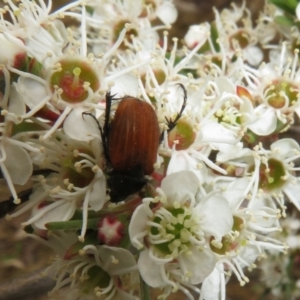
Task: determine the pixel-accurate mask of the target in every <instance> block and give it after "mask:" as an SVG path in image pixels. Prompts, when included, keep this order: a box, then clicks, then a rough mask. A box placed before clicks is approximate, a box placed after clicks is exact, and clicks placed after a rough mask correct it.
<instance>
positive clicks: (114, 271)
mask: <svg viewBox="0 0 300 300" xmlns="http://www.w3.org/2000/svg"><path fill="white" fill-rule="evenodd" d="M98 252H99V256H100V260H101V262H102V263H103V265H102V266H101V267H102V268H103V270H105V271H106V272H107V273H108V274H110V275H121V274H124V273H128V272H127V271H126V269H128V268H132V267H134V266H136V260H135V258H134V256H133V255H132V254H131V253H130V252H129V251H128V250H126V249H123V248H117V247H109V246H99V247H98ZM115 260H117V261H118V263H116V261H115Z"/></svg>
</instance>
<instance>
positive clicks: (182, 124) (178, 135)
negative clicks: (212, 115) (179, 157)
mask: <svg viewBox="0 0 300 300" xmlns="http://www.w3.org/2000/svg"><path fill="white" fill-rule="evenodd" d="M195 138H196V134H195V132H194V131H193V128H192V126H191V124H190V123H188V122H187V121H185V120H183V119H180V120H179V121H178V122H177V124H176V126H175V127H174V128H173V129H172V130H171V131H170V133H169V136H168V142H169V147H170V148H172V147H173V145H175V149H176V150H185V149H187V148H189V147H190V146H191V145H192V144H193V142H194V140H195Z"/></svg>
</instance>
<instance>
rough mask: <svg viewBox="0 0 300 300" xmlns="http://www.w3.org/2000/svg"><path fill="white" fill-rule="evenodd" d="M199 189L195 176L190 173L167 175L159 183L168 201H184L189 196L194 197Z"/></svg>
mask: <svg viewBox="0 0 300 300" xmlns="http://www.w3.org/2000/svg"><path fill="white" fill-rule="evenodd" d="M198 187H199V180H198V178H197V176H196V175H195V174H194V173H193V172H191V171H180V172H176V173H173V174H171V175H168V176H167V177H165V178H164V179H163V181H162V183H161V188H162V190H163V191H164V193H165V194H166V196H167V199H168V200H169V201H184V200H187V199H189V197H190V196H189V195H190V194H193V195H195V194H196V192H197V190H198Z"/></svg>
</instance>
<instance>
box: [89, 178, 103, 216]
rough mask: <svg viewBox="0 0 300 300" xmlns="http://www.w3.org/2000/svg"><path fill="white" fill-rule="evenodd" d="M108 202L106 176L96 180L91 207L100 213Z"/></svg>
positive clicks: (92, 189) (92, 191)
mask: <svg viewBox="0 0 300 300" xmlns="http://www.w3.org/2000/svg"><path fill="white" fill-rule="evenodd" d="M105 202H106V180H105V178H104V175H103V174H102V176H101V177H100V178H99V179H98V180H96V181H95V182H94V183H93V185H92V188H91V193H90V199H89V205H90V207H91V208H92V209H93V210H94V211H99V210H100V209H101V208H102V207H103V205H104V203H105Z"/></svg>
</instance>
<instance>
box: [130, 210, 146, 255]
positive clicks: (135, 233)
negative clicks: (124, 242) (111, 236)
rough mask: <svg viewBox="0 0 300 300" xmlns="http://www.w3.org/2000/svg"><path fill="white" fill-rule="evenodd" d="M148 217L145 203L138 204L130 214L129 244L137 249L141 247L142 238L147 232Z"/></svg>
mask: <svg viewBox="0 0 300 300" xmlns="http://www.w3.org/2000/svg"><path fill="white" fill-rule="evenodd" d="M148 219H149V216H148V214H147V206H146V204H142V205H139V206H138V207H137V208H136V209H135V211H134V212H133V214H132V217H131V220H130V224H129V228H128V233H129V237H130V241H131V244H132V245H133V246H134V247H136V248H137V249H141V248H142V247H143V239H144V236H145V235H146V234H147V232H148V228H147V221H148Z"/></svg>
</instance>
